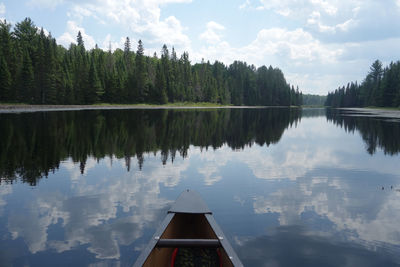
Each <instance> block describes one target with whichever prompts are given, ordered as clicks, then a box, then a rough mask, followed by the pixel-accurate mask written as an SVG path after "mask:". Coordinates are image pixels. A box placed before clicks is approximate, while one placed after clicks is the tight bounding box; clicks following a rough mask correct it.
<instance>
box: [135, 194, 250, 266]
mask: <svg viewBox="0 0 400 267" xmlns="http://www.w3.org/2000/svg"><path fill="white" fill-rule="evenodd" d="M187 220H189V221H190V220H192V223H193V222H194V223H195V224H196V225H199V224H202V225H205V227H206V228H208V230H205V233H206V232H208V233H206V234H205V235H206V236H207V238H204V237H203V236H200V237H193V236H190V237H188V236H182V237H179V238H175V237H173V238H171V237H170V235H171V234H170V233H171V231H172V232H174V228H179V223H181V224H182V221H184V222H186V221H187ZM176 224H178V225H176ZM206 224H208V226H206ZM179 229H182V227H181V228H179ZM175 247H221V248H222V252H223V255H224V256H223V262H225V264H224V265H223V266H234V267H242V266H243V264H242V263H241V261H240V259H239V258H238V256H237V255H236V253H235V251H234V250H233V248H232V246H231V245H230V243H229V242H228V240H227V239H226V237H225V235H224V233H223V232H222V230H221V228H220V227H219V225H218V224H217V222H216V221H215V219H214V217H213V216H212V212H211V211H210V210H209V209H208V207H207V205H206V204H205V202H204V201H203V200H202V198H201V197H200V195H199V194H198V193H197V192H195V191H192V190H186V191H184V192H183V193H182V194H181V195H180V196H179V197H178V199H177V200H176V202H175V203H174V204H173V205H172V207H171V209H170V210H169V211H168V213H167V216H166V217H165V218H164V220H163V221H162V223H161V224H160V226H159V227H158V229H157V230H156V232H155V233H154V235H153V237H152V239H151V240H150V242H149V243H148V244H147V247H146V248H145V249H144V250H143V251H142V252H141V254H140V255H139V257H138V259H137V260H136V262H135V264H134V267H141V266H144V265H146V266H153V265H151V264H148V263H147V262H146V261H147V259H148V258H149V257H150V255H151V254H152V252H153V250H154V249H156V250H157V251H158V250H159V249H171V250H172V249H173V248H175ZM168 266H169V265H168Z"/></svg>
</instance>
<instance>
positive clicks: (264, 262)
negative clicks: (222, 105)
mask: <svg viewBox="0 0 400 267" xmlns="http://www.w3.org/2000/svg"><path fill="white" fill-rule="evenodd" d="M399 152H400V119H396V118H392V117H391V118H386V117H382V116H381V117H379V116H374V115H368V114H367V115H366V114H365V113H362V112H357V111H349V110H325V109H303V110H301V109H287V108H258V109H251V108H243V109H237V108H235V109H191V110H189V109H187V110H186V109H185V110H181V109H154V110H128V109H127V110H82V111H52V112H30V113H29V112H27V113H9V114H6V113H2V114H0V178H1V183H0V265H1V266H130V265H132V264H133V263H134V262H135V260H136V258H137V257H138V255H139V253H140V250H141V249H142V248H143V247H144V246H145V245H146V243H147V242H148V241H149V239H150V238H151V236H152V235H153V233H154V231H155V229H156V228H157V226H158V224H159V223H160V222H161V220H162V219H163V218H164V216H165V215H166V211H167V210H168V208H169V207H170V205H171V204H172V203H173V202H174V200H175V199H176V198H177V197H178V195H179V194H180V193H181V192H182V191H183V190H185V189H188V188H190V189H193V190H196V191H198V192H199V193H200V194H201V196H202V197H203V199H204V200H205V202H206V203H207V204H208V206H209V208H210V209H211V210H212V211H213V213H214V217H215V219H216V221H217V222H218V224H219V225H220V226H221V228H222V229H223V231H224V233H225V235H226V236H227V238H228V239H229V241H230V243H231V244H232V246H233V247H234V249H235V250H236V252H237V254H238V255H239V257H240V258H241V260H242V262H243V263H244V265H245V266H400V167H399V164H400V154H399Z"/></svg>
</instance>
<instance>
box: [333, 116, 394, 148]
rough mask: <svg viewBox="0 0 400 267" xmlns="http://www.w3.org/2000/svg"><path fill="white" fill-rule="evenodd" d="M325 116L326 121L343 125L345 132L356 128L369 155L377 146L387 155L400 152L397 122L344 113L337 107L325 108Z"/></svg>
mask: <svg viewBox="0 0 400 267" xmlns="http://www.w3.org/2000/svg"><path fill="white" fill-rule="evenodd" d="M326 117H327V119H328V121H332V122H333V123H334V124H336V125H339V126H340V127H344V129H345V130H346V131H347V132H354V131H355V130H358V131H359V132H360V134H361V137H362V139H363V140H364V142H365V144H366V149H367V151H368V153H369V154H371V155H373V154H374V153H375V152H376V149H377V147H379V148H381V149H382V150H383V151H384V153H385V154H389V155H395V154H397V153H399V152H400V139H399V136H400V124H399V122H395V121H390V120H384V119H377V118H376V117H366V116H356V115H355V114H353V115H352V114H345V111H342V110H337V109H327V111H326Z"/></svg>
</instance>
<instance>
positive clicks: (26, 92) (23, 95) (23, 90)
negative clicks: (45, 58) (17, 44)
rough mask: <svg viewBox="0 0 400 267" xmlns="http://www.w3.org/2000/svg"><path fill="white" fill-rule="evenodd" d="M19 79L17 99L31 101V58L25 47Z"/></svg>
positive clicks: (33, 82)
mask: <svg viewBox="0 0 400 267" xmlns="http://www.w3.org/2000/svg"><path fill="white" fill-rule="evenodd" d="M19 81H20V82H19V83H20V86H19V93H18V96H19V97H18V100H19V101H21V102H24V103H32V101H33V96H32V92H33V90H34V86H35V79H34V74H33V67H32V60H31V57H30V56H29V53H28V50H27V49H25V53H24V55H23V64H22V69H21V73H20V79H19Z"/></svg>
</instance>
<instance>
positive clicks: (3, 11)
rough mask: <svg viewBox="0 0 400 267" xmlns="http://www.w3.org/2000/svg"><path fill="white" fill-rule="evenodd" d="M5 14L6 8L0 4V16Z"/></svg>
mask: <svg viewBox="0 0 400 267" xmlns="http://www.w3.org/2000/svg"><path fill="white" fill-rule="evenodd" d="M4 14H6V6H5V5H4V3H0V16H2V15H4Z"/></svg>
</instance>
